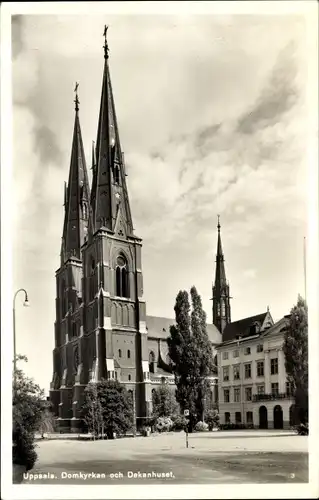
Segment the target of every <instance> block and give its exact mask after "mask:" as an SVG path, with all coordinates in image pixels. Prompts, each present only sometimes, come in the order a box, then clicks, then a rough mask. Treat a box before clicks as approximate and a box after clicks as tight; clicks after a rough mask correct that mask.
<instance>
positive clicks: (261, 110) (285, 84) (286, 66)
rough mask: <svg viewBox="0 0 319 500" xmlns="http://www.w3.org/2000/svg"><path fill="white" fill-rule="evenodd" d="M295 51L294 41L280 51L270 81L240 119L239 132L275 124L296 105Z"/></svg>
mask: <svg viewBox="0 0 319 500" xmlns="http://www.w3.org/2000/svg"><path fill="white" fill-rule="evenodd" d="M293 53H294V46H293V43H289V44H288V45H287V47H285V49H284V50H283V51H281V52H280V54H279V56H278V58H277V61H276V64H275V66H274V68H273V70H272V72H271V75H270V78H269V81H268V82H267V83H266V85H265V87H264V88H263V89H262V90H261V93H260V96H259V97H258V99H257V101H256V103H255V104H254V106H253V107H252V108H251V110H250V111H249V112H248V113H245V114H244V115H243V116H242V117H241V118H240V119H239V121H238V127H237V129H238V131H239V132H242V133H244V134H252V133H253V132H254V130H255V129H256V128H260V127H267V126H269V125H271V124H274V123H276V121H278V120H279V119H280V117H281V115H283V114H284V113H286V112H287V111H288V110H289V109H291V107H292V106H294V105H295V103H296V100H297V97H298V96H297V89H296V87H295V84H294V80H295V77H296V66H295V63H294V60H293Z"/></svg>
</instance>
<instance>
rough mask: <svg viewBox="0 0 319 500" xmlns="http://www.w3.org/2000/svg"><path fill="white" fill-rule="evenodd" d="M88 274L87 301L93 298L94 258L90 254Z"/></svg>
mask: <svg viewBox="0 0 319 500" xmlns="http://www.w3.org/2000/svg"><path fill="white" fill-rule="evenodd" d="M89 272H90V276H89V301H90V302H91V301H92V300H93V299H94V295H95V259H94V257H93V256H91V259H90V270H89Z"/></svg>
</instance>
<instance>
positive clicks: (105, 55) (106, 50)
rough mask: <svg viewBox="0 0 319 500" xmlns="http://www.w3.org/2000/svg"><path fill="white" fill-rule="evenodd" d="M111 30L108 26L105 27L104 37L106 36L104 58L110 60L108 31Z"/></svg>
mask: <svg viewBox="0 0 319 500" xmlns="http://www.w3.org/2000/svg"><path fill="white" fill-rule="evenodd" d="M108 29H109V27H108V26H106V25H105V26H104V33H103V36H104V45H103V49H104V58H105V59H108V58H109V46H108V44H107V30H108Z"/></svg>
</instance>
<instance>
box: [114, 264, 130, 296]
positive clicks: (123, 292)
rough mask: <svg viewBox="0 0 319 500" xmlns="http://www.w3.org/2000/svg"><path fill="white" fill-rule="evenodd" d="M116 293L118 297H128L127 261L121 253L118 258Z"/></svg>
mask: <svg viewBox="0 0 319 500" xmlns="http://www.w3.org/2000/svg"><path fill="white" fill-rule="evenodd" d="M115 272H116V295H117V296H118V297H128V296H129V290H128V288H129V287H128V270H127V262H126V259H125V258H124V256H123V255H119V256H118V258H117V260H116V271H115Z"/></svg>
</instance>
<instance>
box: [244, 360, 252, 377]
mask: <svg viewBox="0 0 319 500" xmlns="http://www.w3.org/2000/svg"><path fill="white" fill-rule="evenodd" d="M245 378H251V363H249V364H247V365H245Z"/></svg>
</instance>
